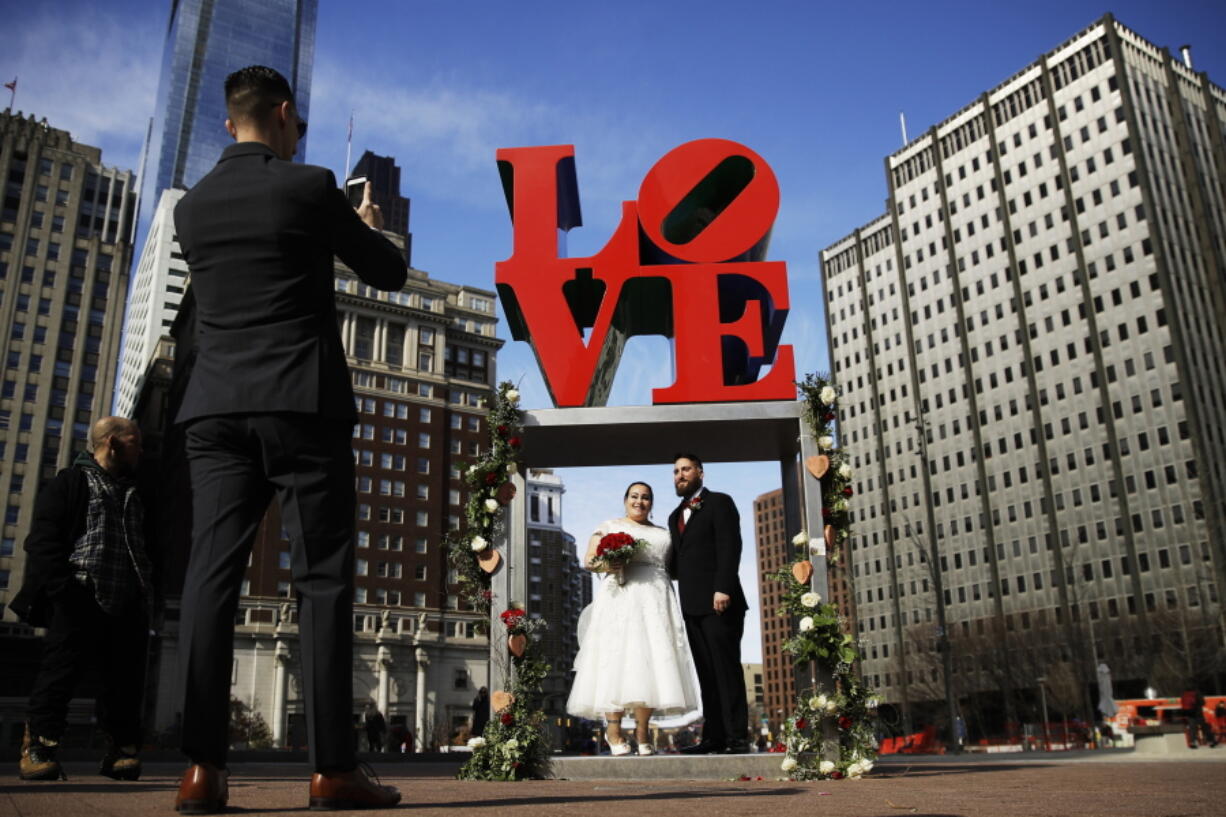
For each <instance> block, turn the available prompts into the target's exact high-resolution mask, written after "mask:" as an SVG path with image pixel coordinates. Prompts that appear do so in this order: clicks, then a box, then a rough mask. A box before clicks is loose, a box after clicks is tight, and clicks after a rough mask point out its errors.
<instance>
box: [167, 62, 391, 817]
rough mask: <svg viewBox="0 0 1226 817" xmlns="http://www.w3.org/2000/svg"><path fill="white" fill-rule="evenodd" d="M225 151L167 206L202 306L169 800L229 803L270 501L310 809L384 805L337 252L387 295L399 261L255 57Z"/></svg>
mask: <svg viewBox="0 0 1226 817" xmlns="http://www.w3.org/2000/svg"><path fill="white" fill-rule="evenodd" d="M225 92H226V112H227V115H228V117H229V118H228V119H227V120H226V129H227V131H229V133H230V135H231V136H232V137H233V138H234V139H235V142H236V144H233V145H231V146H230V147H228V148H226V149H225V151H224V152H223V153H222V155H221V158H220V160H219V161H218V163H217V166H216V167H215V168H214V169H213V170H212V171H211V172H210V173H209V174H208V175H207V176H205V177H204V178H203V179H201V180H200V182H199V183H198V184H197V185H196V186H195V187H193V188H192V189H191V190H190V191H188V193H187V194H186V195H185V196H184V197H183V199H182V201H180V203H179V205H178V207H176V208H175V226H176V230H177V233H178V238H179V243H180V245H181V247H182V249H183V254H184V256H185V258H186V259H187V263H188V267H189V269H190V270H191V287H192V292H193V293H194V296H195V301H196V315H197V317H196V359H195V365H194V368H193V370H192V373H191V375H190V379H189V381H188V385H187V388H186V391H185V394H184V397H183V403H182V405H181V407H180V408H179V412H178V416H177V417H176V422H179V423H183V424H186V440H187V442H186V447H187V456H188V463H189V468H190V472H191V480H192V492H193V522H192V552H191V557H190V560H189V562H188V568H187V576H186V579H185V584H184V589H183V608H182V609H183V618H182V621H181V624H180V678H181V679H182V684H183V705H182V712H183V750H184V752H185V753H186V754H187V755H188V757H189V758H190V759H191V763H192V765H191V767H190V768H189V769H188V771H187V773H186V774H185V775H184V777H183V780H182V783H181V785H180V787H179V795H178V797H177V798H176V801H175V808H176V809H178V810H179V811H182V812H185V813H192V814H207V813H212V812H216V811H220V810H221V809H223V808H225V806H226V802H227V797H228V787H227V771H226V749H227V727H228V721H229V718H228V707H229V695H230V673H231V667H232V663H233V642H234V616H235V611H236V608H237V605H238V593H239V585H240V583H241V582H242V578H243V573H244V570H245V568H246V566H247V560H248V556H249V554H250V552H251V546H252V542H253V541H254V539H255V535H256V532H257V530H258V528H259V525H260V520H261V519H262V518H263V516H264V512H265V511H266V510H267V508H268V504H269V502H270V501H271V499H272V497H273V496H274V494H275V495H276V496H277V498H278V499H279V500H280V503H281V514H282V520H283V522H284V525H285V528H286V530H287V531H288V532H289V535H290V550H291V571H292V576H293V580H294V586H295V589H296V591H297V598H298V608H299V626H300V633H301V638H300V644H301V647H302V678H303V687H304V690H303V693H304V698H305V710H306V716H307V731H308V742H309V745H310V754H311V762H312V765H313V767H314V771H315V774H314V775H313V777H312V779H311V785H310V805H311V807H312V808H314V809H340V808H377V807H387V806H391V805H394V804H395V803H396V802H398V801H399V799H400V794H399V792H397V791H396V790H395V789H394V788H392V787H389V786H382V785H379V784H377V783H376V782H375V781H373V780H371V779H370V778H369V777H368V776H367V775H366V774H365V773H364V772H362V771H360V770H358V769H357V768H356V766H357V762H356V757H355V747H354V740H353V729H352V725H351V723H352V712H351V708H352V705H353V689H352V687H353V679H352V663H353V632H352V614H353V559H354V554H353V526H354V506H355V497H354V470H353V454H352V451H351V447H350V438H351V436H352V431H353V424H354V422H356V419H357V417H356V413H355V411H354V404H353V390H352V388H351V386H350V379H349V369H348V366H347V364H346V360H345V350H344V348H343V346H342V344H341V339H340V333H339V331H338V329H337V313H336V301H335V296H334V292H333V257H334V255H335V256H337V257H339V258H340V259H341V260H342V261H344V262H345V264H346V265H347V266H349V267H350V268H351V269H352V270H353V271H354V272H355V273H357V275H358V276H359V277H360V278H361V279H362V280H363V281H365V282H366V283H368V284H370V285H371V286H374V287H377V288H379V289H383V290H396V289H399V288H400V287H402V286H403V285H404V282H405V280H406V278H407V275H408V270H407V266H406V264H405V261H404V258H403V257H402V256H401V254H400V252H399V250H397V248H396V246H395V245H394V244H392V243H391V242H390V241H388V240H387V239H386V238H385V237H384V236H382V235H381V234H380V233H379V232H378V230H379V228H380V227H381V226H382V214H381V213H380V212H379V209H378V207H376V206H375V205H374V204H372V203H371V201H370V188H369V185H367V186H366V187H365V189H364V196H363V200H362V202H361V204H360V206H359V207H358V208H357V211H356V212H355V211H354V209H353V208H352V207H351V206H350V205H349V203H348V202H347V201H346V198H345V194H344V193H342V192H341V191H340V190H339V189H338V188H337V185H336V179H335V177H334V176H333V175H332V173H331V172H330V171H328V170H326V169H325V168H322V167H313V166H311V165H305V164H295V163H293V162H292V159H293V156H294V153H295V152H296V151H297V149H298V140H299V139H300V138H301V137H302V135H303V134H304V133H305V131H306V122H304V121H303V120H302V119H300V118H299V117H298V112H297V108H296V106H295V105H294V97H293V92H292V90H291V89H290V87H289V83H288V82H287V81H286V80H285V78H284V77H283V76H281V75H280V74H279V73H277V72H276V71H274V70H272V69H271V68H265V67H263V66H251V67H248V68H244V69H242V70H240V71H236V72H235V73H233V74H231V75H230V76H229V77H227V78H226V84H225Z"/></svg>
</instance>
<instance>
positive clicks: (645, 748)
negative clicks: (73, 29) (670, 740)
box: [639, 743, 656, 757]
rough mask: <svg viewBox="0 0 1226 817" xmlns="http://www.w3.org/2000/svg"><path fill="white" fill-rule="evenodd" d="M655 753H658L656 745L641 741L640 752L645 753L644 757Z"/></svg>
mask: <svg viewBox="0 0 1226 817" xmlns="http://www.w3.org/2000/svg"><path fill="white" fill-rule="evenodd" d="M655 753H656V747H654V746H652V745H651V744H650V743H640V744H639V754H640V755H643V756H644V757H646V756H647V755H654V754H655Z"/></svg>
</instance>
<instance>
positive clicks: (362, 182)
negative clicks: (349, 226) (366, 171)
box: [345, 176, 366, 210]
mask: <svg viewBox="0 0 1226 817" xmlns="http://www.w3.org/2000/svg"><path fill="white" fill-rule="evenodd" d="M365 192H366V177H365V176H356V177H354V178H352V179H349V180H348V181H346V182H345V197H346V198H348V199H349V203H350V204H351V205H353V209H355V210H356V209H357V208H359V207H361V206H362V196H363V195H364V194H365Z"/></svg>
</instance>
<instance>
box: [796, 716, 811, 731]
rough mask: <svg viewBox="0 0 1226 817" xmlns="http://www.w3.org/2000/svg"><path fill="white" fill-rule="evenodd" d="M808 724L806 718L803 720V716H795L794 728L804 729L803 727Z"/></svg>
mask: <svg viewBox="0 0 1226 817" xmlns="http://www.w3.org/2000/svg"><path fill="white" fill-rule="evenodd" d="M808 725H809V722H808V721H807V720H805V719H804V718H797V719H796V728H797V729H804V728H805V727H807V726H808Z"/></svg>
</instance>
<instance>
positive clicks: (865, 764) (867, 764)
mask: <svg viewBox="0 0 1226 817" xmlns="http://www.w3.org/2000/svg"><path fill="white" fill-rule="evenodd" d="M860 768H861V769H863V770H864V773H865V774H868V773H869V772H871V771H872V770H873V761H871V760H869V759H868V758H864V760H861V761H860Z"/></svg>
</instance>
